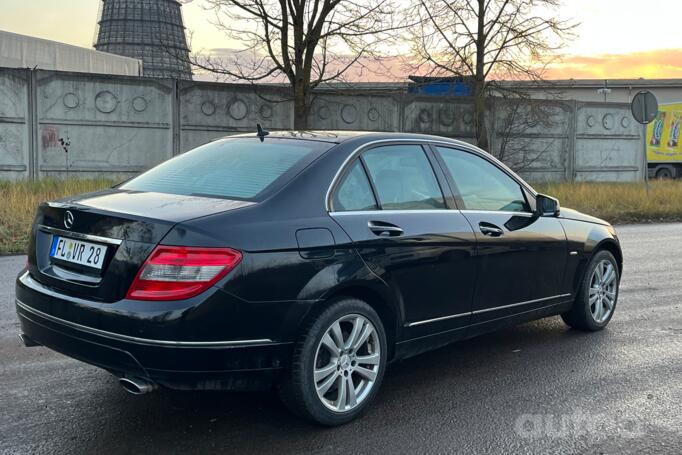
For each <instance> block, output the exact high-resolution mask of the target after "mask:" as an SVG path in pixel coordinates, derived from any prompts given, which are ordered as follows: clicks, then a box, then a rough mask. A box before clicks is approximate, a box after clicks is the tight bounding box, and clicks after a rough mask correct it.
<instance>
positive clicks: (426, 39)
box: [410, 0, 577, 149]
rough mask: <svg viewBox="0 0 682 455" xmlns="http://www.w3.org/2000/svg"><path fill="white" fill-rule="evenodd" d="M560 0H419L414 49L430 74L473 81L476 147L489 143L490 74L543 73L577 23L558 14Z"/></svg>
mask: <svg viewBox="0 0 682 455" xmlns="http://www.w3.org/2000/svg"><path fill="white" fill-rule="evenodd" d="M560 5H561V0H419V8H418V9H417V13H416V14H418V15H419V18H420V21H419V25H417V26H416V27H414V28H412V30H411V37H410V38H411V39H410V40H411V42H412V45H413V52H414V53H415V55H416V56H417V57H418V59H419V63H421V64H422V65H424V66H426V67H427V68H428V71H429V74H431V75H439V76H445V75H449V76H452V75H455V76H463V77H465V78H467V79H469V80H471V82H472V85H473V92H474V93H473V94H474V97H475V126H476V140H477V143H478V146H479V147H481V148H484V149H487V148H488V145H489V138H488V131H487V127H486V98H487V97H488V96H489V95H490V94H491V93H494V92H495V91H496V90H497V91H502V90H504V87H503V86H498V85H495V84H494V83H491V82H490V81H491V80H494V79H526V80H527V79H531V80H538V79H541V78H542V75H543V73H544V70H545V68H546V65H547V64H548V63H550V62H552V61H553V60H554V59H556V54H557V51H558V50H559V49H561V48H562V47H563V45H564V42H565V40H566V39H567V38H570V37H571V36H572V31H573V29H574V28H575V27H576V25H577V24H574V23H572V22H570V21H567V20H560V19H557V10H558V8H559V6H560Z"/></svg>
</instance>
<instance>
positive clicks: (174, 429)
mask: <svg viewBox="0 0 682 455" xmlns="http://www.w3.org/2000/svg"><path fill="white" fill-rule="evenodd" d="M618 232H619V234H620V236H621V239H622V242H623V248H624V253H625V267H626V271H625V275H624V277H623V281H622V286H621V294H620V300H619V302H618V307H617V310H616V314H615V316H614V318H613V320H612V321H611V324H610V325H609V327H608V329H606V330H605V331H602V332H600V333H594V334H585V333H580V332H577V331H573V330H569V329H568V328H567V327H566V326H564V325H563V323H562V322H561V320H560V319H559V318H550V319H545V320H543V321H538V322H533V323H529V324H524V325H521V326H517V327H514V328H509V329H506V330H503V331H501V332H498V333H495V334H492V335H487V336H484V337H481V338H477V339H473V340H469V341H466V342H461V343H456V344H453V345H451V346H448V347H446V348H443V349H440V350H437V351H434V352H431V353H427V354H424V355H421V356H419V357H415V358H412V359H409V360H407V361H404V362H401V363H398V364H395V365H393V366H392V367H391V368H390V369H389V371H388V373H387V376H386V379H385V381H384V384H383V387H382V390H381V393H380V394H379V396H378V399H377V400H376V401H375V403H374V406H373V407H372V409H371V410H370V411H369V412H368V413H367V414H366V415H365V416H364V417H363V418H362V419H360V420H358V421H355V422H352V423H351V424H348V425H346V426H344V427H340V428H334V429H323V428H318V427H315V426H312V425H309V424H307V423H305V422H302V421H300V420H298V419H296V418H294V417H292V416H291V415H290V414H289V413H288V412H287V411H286V410H285V409H284V407H283V406H282V405H281V404H280V403H279V402H278V401H277V398H276V396H275V395H274V394H272V393H218V392H210V393H209V392H204V393H191V392H171V391H158V392H156V393H153V394H150V395H145V396H142V397H135V396H131V395H129V394H127V393H126V392H124V391H123V389H121V388H120V387H119V386H118V385H117V383H116V380H115V378H113V377H112V376H110V375H109V374H108V373H106V372H104V371H101V370H99V369H97V368H94V367H91V366H88V365H85V364H82V363H79V362H77V361H75V360H71V359H69V358H67V357H64V356H62V355H59V354H56V353H54V352H51V351H49V350H47V349H45V348H42V347H37V348H30V349H29V348H24V347H23V346H22V345H21V344H20V342H19V339H18V338H17V334H18V331H19V328H18V322H17V319H16V316H15V314H14V307H13V298H14V283H13V281H14V276H15V274H16V273H17V271H18V270H19V269H20V268H21V266H22V264H23V262H24V258H22V257H5V258H0V452H1V453H89V454H94V453H183V454H184V453H202V454H205V453H209V452H212V451H220V452H223V453H308V452H316V453H344V454H356V453H369V452H372V453H425V452H438V453H444V452H447V453H490V452H493V453H499V452H505V453H523V452H527V453H550V452H552V453H677V454H679V453H682V407H681V406H680V404H681V403H682V303H680V300H681V297H682V224H661V225H646V226H627V227H622V228H620V229H619V230H618Z"/></svg>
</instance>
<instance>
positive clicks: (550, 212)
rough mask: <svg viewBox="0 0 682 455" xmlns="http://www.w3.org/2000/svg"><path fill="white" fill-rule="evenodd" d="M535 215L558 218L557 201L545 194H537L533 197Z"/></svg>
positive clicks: (559, 207) (558, 206)
mask: <svg viewBox="0 0 682 455" xmlns="http://www.w3.org/2000/svg"><path fill="white" fill-rule="evenodd" d="M535 213H536V214H537V215H538V216H559V214H560V213H561V206H560V205H559V200H558V199H556V198H553V197H551V196H547V195H545V194H538V195H537V196H536V197H535Z"/></svg>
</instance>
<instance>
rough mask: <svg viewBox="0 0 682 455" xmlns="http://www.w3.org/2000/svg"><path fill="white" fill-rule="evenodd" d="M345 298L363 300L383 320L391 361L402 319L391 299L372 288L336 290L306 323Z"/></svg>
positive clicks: (310, 314)
mask: <svg viewBox="0 0 682 455" xmlns="http://www.w3.org/2000/svg"><path fill="white" fill-rule="evenodd" d="M343 298H354V299H358V300H362V301H363V302H365V303H366V304H368V305H369V306H370V307H372V309H374V311H376V312H377V314H378V315H379V318H380V319H381V323H382V324H383V326H384V331H385V332H386V344H387V346H388V358H387V359H388V360H389V361H390V360H391V359H392V358H393V355H394V353H395V349H394V347H395V343H396V341H397V338H398V336H399V327H400V324H399V321H400V318H399V316H398V311H397V308H396V307H395V305H393V304H392V303H391V301H390V299H389V298H388V297H387V296H385V295H382V293H381V292H379V291H377V290H375V289H372V288H371V287H370V286H365V285H350V286H346V287H341V288H338V289H334V290H333V291H331V292H330V293H329V294H328V295H325V297H324V301H323V302H320V303H321V304H319V305H315V306H314V307H313V309H312V310H311V311H310V312H309V314H308V315H307V316H306V318H305V319H306V322H307V321H309V320H310V319H312V318H314V317H316V316H317V315H318V314H320V313H321V312H323V311H324V310H325V309H326V308H328V307H329V306H330V305H333V304H334V303H335V302H337V301H339V300H340V299H343ZM304 325H305V324H304Z"/></svg>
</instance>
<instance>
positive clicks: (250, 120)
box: [178, 81, 293, 152]
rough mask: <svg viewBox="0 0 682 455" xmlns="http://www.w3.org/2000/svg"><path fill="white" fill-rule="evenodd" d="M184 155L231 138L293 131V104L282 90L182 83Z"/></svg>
mask: <svg viewBox="0 0 682 455" xmlns="http://www.w3.org/2000/svg"><path fill="white" fill-rule="evenodd" d="M178 109H179V112H180V114H179V117H180V119H179V120H180V136H181V138H180V150H179V151H180V152H185V151H187V150H189V149H192V148H194V147H197V146H199V145H202V144H205V143H206V142H208V141H210V140H212V139H215V138H218V137H222V136H226V135H230V134H237V133H240V132H241V133H243V132H249V131H253V132H255V131H256V124H257V123H260V124H261V125H262V126H263V128H265V129H272V130H286V129H291V128H292V125H293V122H292V116H291V114H290V112H291V110H292V104H291V102H289V101H286V100H285V98H284V97H283V96H282V93H281V92H280V91H279V90H278V89H272V88H258V87H256V86H252V85H235V84H214V83H198V82H196V83H195V82H190V81H188V82H185V81H182V82H180V85H179V107H178Z"/></svg>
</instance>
